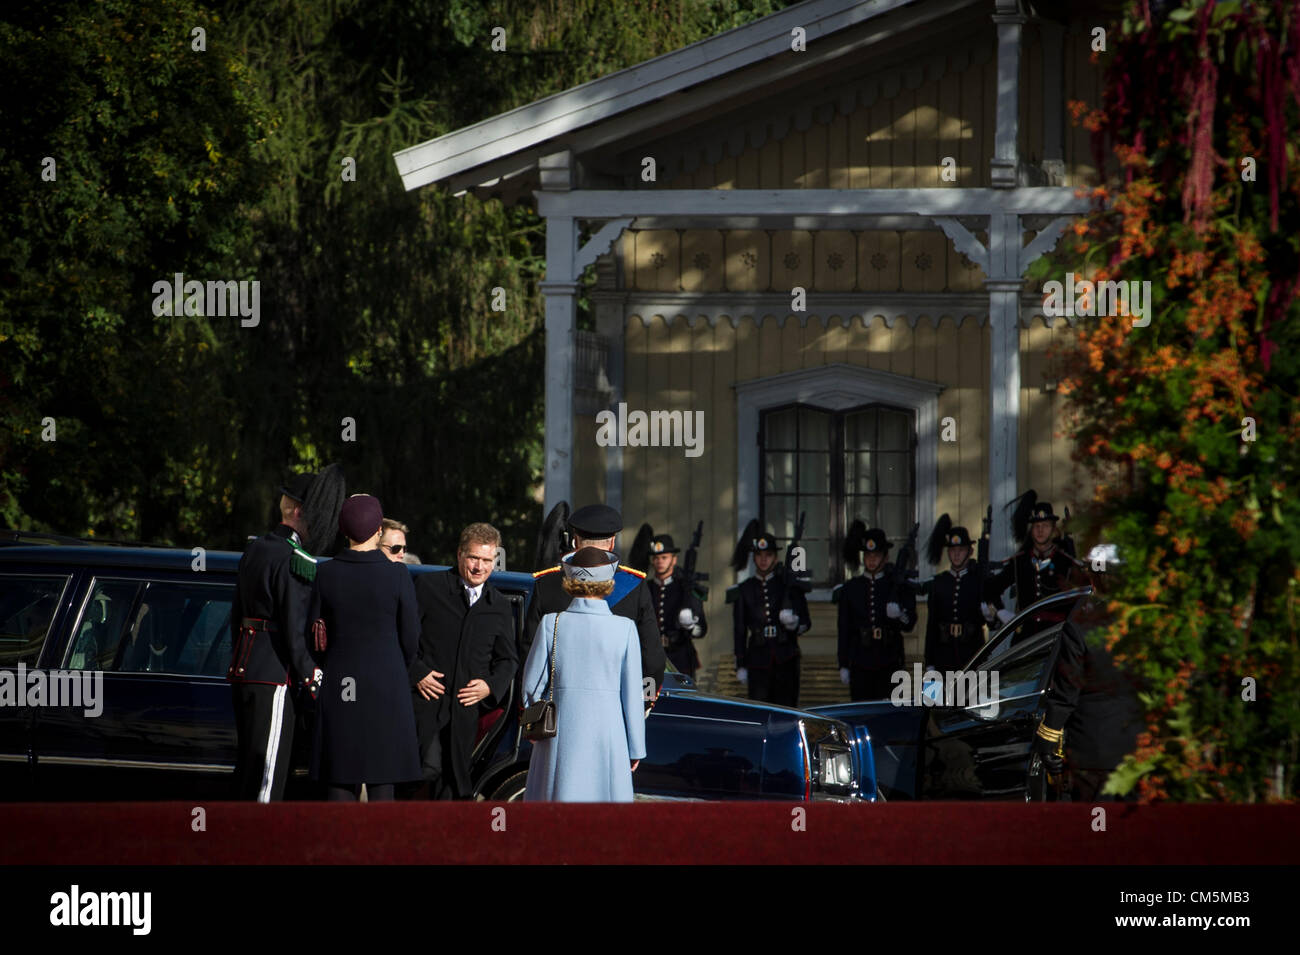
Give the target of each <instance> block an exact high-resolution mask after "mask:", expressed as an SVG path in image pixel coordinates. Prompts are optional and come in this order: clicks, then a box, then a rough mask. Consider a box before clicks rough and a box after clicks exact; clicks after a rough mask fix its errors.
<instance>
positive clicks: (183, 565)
mask: <svg viewBox="0 0 1300 955" xmlns="http://www.w3.org/2000/svg"><path fill="white" fill-rule="evenodd" d="M242 556H243V555H242V554H241V553H240V552H239V551H234V550H210V551H207V552H206V553H205V554H204V560H205V561H206V562H207V568H208V570H209V571H218V572H220V573H231V574H233V573H234V572H235V571H236V570H237V569H238V568H239V558H240V557H242ZM322 559H323V560H328V559H329V558H322ZM193 561H194V552H193V551H192V550H185V549H183V548H180V547H134V546H129V545H119V544H111V545H110V544H67V545H65V544H58V545H50V544H37V545H15V546H9V547H0V566H4V567H12V566H13V565H15V564H17V565H19V566H24V565H26V566H30V567H43V566H58V567H66V566H68V565H71V566H75V567H110V568H113V567H115V568H135V569H141V570H190V569H191V567H192V564H193ZM407 567H408V568H409V570H410V571H411V574H412V576H419V575H421V574H428V573H432V572H434V571H436V570H448V569H450V568H448V567H447V566H446V565H442V564H408V565H407ZM488 579H489V581H490V582H491V583H492V585H493V586H494V587H498V588H501V587H504V588H506V589H509V590H519V591H524V592H525V593H528V592H531V591H532V589H533V575H532V574H529V573H523V572H520V571H513V570H498V571H493V573H492V576H491V577H490V578H488Z"/></svg>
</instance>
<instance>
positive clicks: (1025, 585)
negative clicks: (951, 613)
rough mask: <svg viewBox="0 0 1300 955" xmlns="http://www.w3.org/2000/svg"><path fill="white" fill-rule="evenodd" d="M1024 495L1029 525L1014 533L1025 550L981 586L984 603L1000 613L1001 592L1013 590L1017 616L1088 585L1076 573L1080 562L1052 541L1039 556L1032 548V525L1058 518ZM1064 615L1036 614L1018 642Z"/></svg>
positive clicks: (1030, 495)
mask: <svg viewBox="0 0 1300 955" xmlns="http://www.w3.org/2000/svg"><path fill="white" fill-rule="evenodd" d="M1026 495H1027V498H1028V500H1027V503H1029V504H1031V505H1032V506H1031V507H1030V508H1029V510H1028V511H1027V512H1026V513H1025V514H1024V515H1023V518H1024V519H1025V520H1026V521H1027V522H1028V523H1027V524H1026V525H1024V526H1023V527H1022V528H1019V529H1017V533H1016V536H1017V539H1021V537H1022V536H1023V539H1024V542H1025V543H1024V546H1022V547H1021V549H1020V550H1019V551H1017V552H1016V553H1015V554H1014V555H1013V556H1012V557H1011V559H1010V560H1008V561H1006V562H1005V563H1004V564H1003V565H1002V569H1001V570H999V571H998V572H997V573H995V574H991V575H990V576H989V577H988V579H987V581H986V583H985V586H984V599H985V600H986V601H988V602H989V603H990V604H992V605H993V606H994V607H996V608H998V609H999V610H1002V609H1003V606H1002V592H1003V591H1004V590H1006V589H1007V588H1008V587H1011V586H1014V587H1015V588H1016V612H1017V613H1019V612H1020V611H1022V610H1024V609H1025V608H1026V607H1029V606H1032V605H1033V604H1034V603H1036V602H1037V601H1039V600H1042V599H1043V598H1044V597H1050V596H1052V594H1057V593H1060V592H1061V591H1063V590H1070V589H1071V588H1073V587H1077V586H1081V585H1083V584H1086V583H1088V580H1087V578H1086V576H1081V575H1080V573H1079V569H1080V568H1082V567H1084V566H1085V565H1084V564H1083V562H1082V561H1079V560H1076V559H1075V558H1074V557H1072V556H1071V555H1070V554H1068V553H1066V551H1065V550H1064V549H1063V548H1061V547H1060V546H1059V545H1058V543H1057V542H1056V541H1055V540H1049V541H1048V542H1047V545H1046V549H1045V550H1044V551H1043V552H1042V553H1039V552H1038V550H1037V549H1036V548H1035V546H1034V540H1033V528H1034V525H1035V524H1040V523H1049V522H1050V523H1051V524H1053V525H1055V524H1056V522H1057V520H1058V518H1057V516H1056V514H1055V513H1053V511H1052V505H1051V504H1048V503H1047V502H1046V501H1036V499H1035V498H1036V496H1035V495H1034V492H1033V491H1032V490H1030V491H1027V492H1026ZM1026 495H1022V497H1024V496H1026ZM1065 613H1066V611H1063V610H1047V611H1041V612H1039V613H1037V614H1035V615H1034V616H1033V617H1032V618H1031V619H1030V620H1029V622H1028V623H1027V624H1025V626H1024V627H1023V628H1022V630H1021V633H1020V634H1019V636H1018V637H1017V639H1018V640H1023V639H1024V638H1025V637H1027V636H1029V635H1030V634H1033V633H1037V632H1038V631H1040V630H1044V629H1046V628H1047V627H1050V626H1052V625H1053V624H1056V623H1060V622H1061V621H1062V620H1064V619H1065Z"/></svg>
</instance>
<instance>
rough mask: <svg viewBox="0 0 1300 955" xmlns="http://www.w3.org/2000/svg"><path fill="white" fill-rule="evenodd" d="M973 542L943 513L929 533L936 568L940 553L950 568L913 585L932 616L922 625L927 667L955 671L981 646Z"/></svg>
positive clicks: (982, 607) (979, 595) (980, 598)
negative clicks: (925, 602)
mask: <svg viewBox="0 0 1300 955" xmlns="http://www.w3.org/2000/svg"><path fill="white" fill-rule="evenodd" d="M973 550H974V543H973V542H972V541H971V537H970V532H969V531H967V530H966V528H964V527H962V526H960V525H958V526H956V527H953V526H952V525H951V522H950V521H949V519H948V515H947V514H944V515H943V516H942V517H941V518H940V519H939V523H938V524H937V525H935V530H934V533H932V534H931V535H930V541H929V547H928V554H927V556H928V557H929V559H930V563H931V564H937V563H938V562H939V557H940V555H941V554H942V552H943V551H947V553H948V564H949V567H948V569H947V570H946V571H944V572H942V573H939V574H935V575H934V576H933V577H931V578H930V579H929V580H925V581H922V582H921V583H919V584H918V585H917V590H918V591H919V592H920V593H923V594H927V595H928V596H929V601H930V604H929V607H930V612H929V613H928V614H927V619H926V624H925V665H926V669H933V670H940V671H944V672H948V671H952V670H959V669H961V668H962V667H964V666H965V665H966V664H967V663H968V662H969V661H970V658H971V657H973V656H974V655H975V651H977V650H978V649H979V648H980V647H982V646H983V645H984V611H985V610H987V609H988V606H989V605H988V604H986V603H983V602H982V601H983V595H982V593H981V587H980V567H979V562H978V561H975V560H972V559H971V553H972V552H973Z"/></svg>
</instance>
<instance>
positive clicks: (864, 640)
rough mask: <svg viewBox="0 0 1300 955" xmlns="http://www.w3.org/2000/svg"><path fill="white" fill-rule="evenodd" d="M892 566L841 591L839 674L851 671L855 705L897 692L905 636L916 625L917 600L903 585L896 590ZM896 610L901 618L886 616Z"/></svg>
mask: <svg viewBox="0 0 1300 955" xmlns="http://www.w3.org/2000/svg"><path fill="white" fill-rule="evenodd" d="M893 577H894V565H893V564H883V565H881V568H880V570H878V571H877V572H876V573H875V574H867V573H864V574H862V576H860V577H854V578H852V579H851V580H847V581H845V582H844V584H843V586H841V587H839V588H837V595H836V596H837V602H838V603H839V615H838V620H839V627H838V629H839V644H838V653H837V656H838V657H839V663H840V668H841V669H847V670H848V671H849V693H850V694H851V696H852V698H853V699H855V700H881V699H886V698H888V697H889V695H890V692H891V691H892V689H893V680H892V677H893V675H894V673H895V672H896V671H898V670H901V669H903V663H904V659H903V634H904V633H910V632H911V630H912V627H914V626H915V625H916V595H915V593H914V592H913V591H912V588H911V587H909V586H907V585H906V584H904V585H903V586H901V587H897V588H896V587H895V586H894V580H893ZM890 603H896V604H898V609H899V610H900V611H901V614H902V616H900V617H898V618H891V617H890V616H889V614H888V612H887V611H886V606H887V605H888V604H890Z"/></svg>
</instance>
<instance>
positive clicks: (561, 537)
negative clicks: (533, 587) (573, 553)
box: [533, 501, 569, 570]
mask: <svg viewBox="0 0 1300 955" xmlns="http://www.w3.org/2000/svg"><path fill="white" fill-rule="evenodd" d="M568 527H569V502H568V501H560V502H559V503H558V504H556V505H555V506H554V507H553V508H551V513H550V514H547V515H546V518H545V519H544V520H543V521H542V526H541V529H540V530H538V532H537V552H536V555H535V559H534V563H533V570H545V569H546V568H547V567H554V566H555V565H556V564H558V563H559V562H560V558H561V557H562V556H563V555H565V554H567V553H568V552H569V546H568V544H569V541H568Z"/></svg>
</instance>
